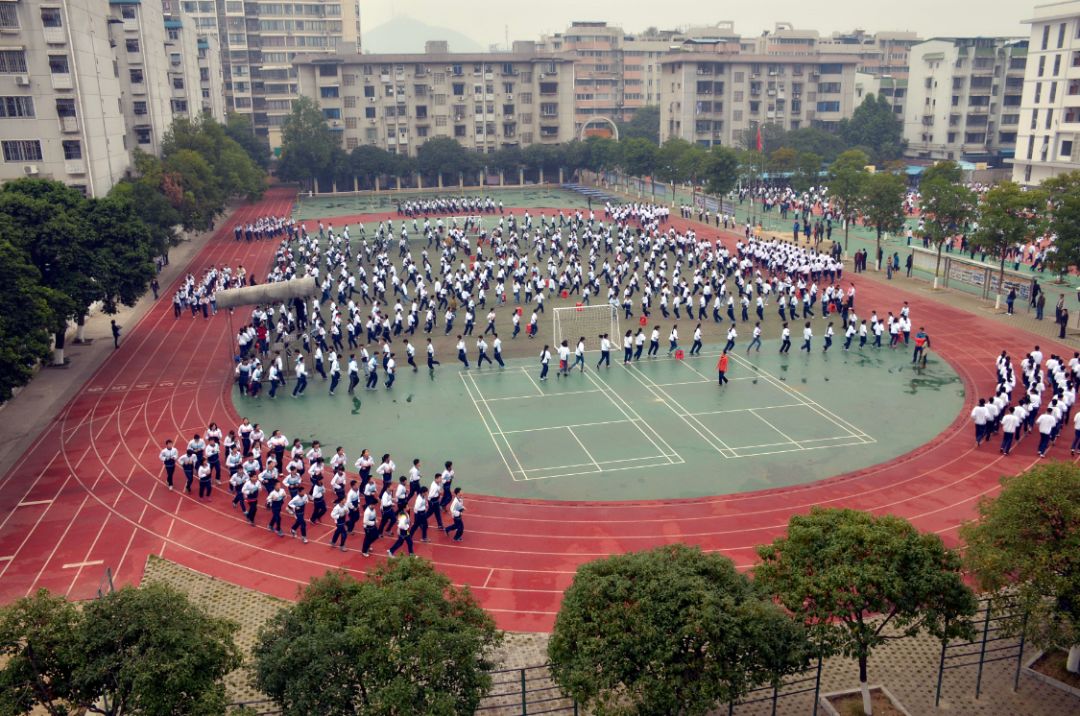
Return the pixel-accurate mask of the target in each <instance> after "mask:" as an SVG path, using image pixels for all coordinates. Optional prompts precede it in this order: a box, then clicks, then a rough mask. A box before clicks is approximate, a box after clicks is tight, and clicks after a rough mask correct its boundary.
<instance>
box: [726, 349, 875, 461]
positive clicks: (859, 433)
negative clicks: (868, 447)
mask: <svg viewBox="0 0 1080 716" xmlns="http://www.w3.org/2000/svg"><path fill="white" fill-rule="evenodd" d="M728 355H730V356H731V357H732V358H734V359H735V360H736V361H738V362H739V363H741V364H742V365H743V366H746V367H750V368H752V369H753V370H754V372H756V373H759V374H761V375H762V376H763V377H764V378H765V379H766V380H767V381H769V382H771V383H772V384H773V385H775V386H776V387H777V388H780V389H781V390H783V391H784V392H786V393H787V394H788V395H790V396H792V397H793V398H795V399H796V400H798V401H799V402H801V403H803V404H804V405H806V407H808V408H810V409H811V410H813V411H814V412H816V413H817V414H818V415H820V416H821V417H823V418H825V419H826V420H828V421H829V422H831V423H833V424H834V425H836V426H837V427H839V428H841V429H842V430H845V431H846V432H848V433H850V434H851V436H852V437H864V438H867V439H868V440H870V441H873V442H877V440H875V439H874V438H873V437H872V436H871V435H868V434H867V433H866V432H865V431H864V430H862V429H860V428H857V427H856V426H854V425H852V424H851V423H849V422H848V421H846V420H844V419H843V418H841V417H840V416H839V415H836V414H835V413H833V412H832V411H831V410H828V409H826V408H825V407H824V406H822V405H820V404H819V403H817V401H815V400H813V399H812V398H808V397H806V396H804V395H802V394H800V393H799V392H797V391H795V390H794V389H793V388H792V387H791V386H790V385H788V384H787V382H786V381H781V380H779V379H778V378H777V377H776V376H774V375H773V374H772V373H770V372H769V371H767V370H765V369H763V368H761V367H759V366H757V365H754V364H753V363H751V362H750V361H748V360H745V359H744V358H740V357H739V356H737V355H735V354H733V353H729V354H728Z"/></svg>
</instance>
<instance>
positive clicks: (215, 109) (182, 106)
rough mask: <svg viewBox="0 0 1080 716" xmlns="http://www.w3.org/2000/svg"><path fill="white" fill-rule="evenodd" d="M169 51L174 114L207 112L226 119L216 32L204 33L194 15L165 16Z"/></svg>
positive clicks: (215, 117) (188, 114) (189, 115)
mask: <svg viewBox="0 0 1080 716" xmlns="http://www.w3.org/2000/svg"><path fill="white" fill-rule="evenodd" d="M165 33H166V40H165V42H166V44H165V52H166V54H167V55H168V57H169V82H170V84H171V88H172V89H171V91H172V100H171V102H172V112H173V115H174V116H188V117H192V118H194V117H195V116H197V115H199V114H202V113H204V112H205V113H207V114H209V115H210V116H211V117H213V118H214V119H216V120H217V121H219V122H222V121H224V120H225V87H224V80H223V76H222V69H221V53H220V51H219V50H218V49H217V48H218V46H217V37H216V36H207V37H204V36H200V35H199V34H198V33H197V31H196V29H195V23H194V20H193V18H191V17H189V16H187V15H185V14H183V13H176V14H174V15H172V16H171V17H166V20H165Z"/></svg>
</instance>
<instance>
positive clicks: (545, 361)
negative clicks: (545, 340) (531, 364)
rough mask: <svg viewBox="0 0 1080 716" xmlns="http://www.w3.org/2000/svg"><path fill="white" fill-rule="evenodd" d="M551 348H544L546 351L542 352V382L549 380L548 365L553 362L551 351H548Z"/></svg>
mask: <svg viewBox="0 0 1080 716" xmlns="http://www.w3.org/2000/svg"><path fill="white" fill-rule="evenodd" d="M548 348H549V346H546V345H545V346H544V350H542V351H540V380H547V374H548V363H550V362H551V351H550V350H548Z"/></svg>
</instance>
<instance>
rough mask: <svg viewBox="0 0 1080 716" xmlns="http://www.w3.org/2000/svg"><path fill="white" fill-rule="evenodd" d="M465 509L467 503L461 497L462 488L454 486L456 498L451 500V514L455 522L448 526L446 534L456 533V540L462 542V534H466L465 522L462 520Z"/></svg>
mask: <svg viewBox="0 0 1080 716" xmlns="http://www.w3.org/2000/svg"><path fill="white" fill-rule="evenodd" d="M464 511H465V503H464V501H463V500H462V499H461V488H460V487H455V488H454V499H453V500H451V502H450V516H451V517H452V518H453V519H454V524H452V525H450V526H449V527H447V528H446V534H450V533H451V532H453V533H454V541H455V542H460V541H461V536H462V535H463V534H465V523H464V522H462V520H461V513H462V512H464Z"/></svg>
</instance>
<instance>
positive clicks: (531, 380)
mask: <svg viewBox="0 0 1080 716" xmlns="http://www.w3.org/2000/svg"><path fill="white" fill-rule="evenodd" d="M521 372H522V373H524V374H525V377H526V378H528V379H529V382H530V383H532V384H533V387H534V388H536V392H537V393H539V394H540V397H545V396H546V394H545V393H544V391H542V390H540V385H539V384H538V383H537V382H536V381H535V380H533V377H532V376H531V375H529V371H528V369H526V368H522V369H521Z"/></svg>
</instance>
